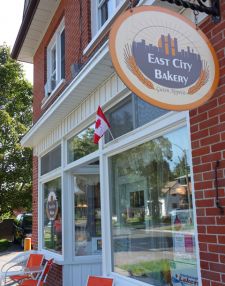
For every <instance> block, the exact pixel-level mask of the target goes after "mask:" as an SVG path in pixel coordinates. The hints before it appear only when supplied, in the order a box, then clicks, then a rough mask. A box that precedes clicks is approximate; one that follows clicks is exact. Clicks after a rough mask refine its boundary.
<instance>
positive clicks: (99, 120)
mask: <svg viewBox="0 0 225 286" xmlns="http://www.w3.org/2000/svg"><path fill="white" fill-rule="evenodd" d="M100 125H101V119H100V118H98V120H97V121H96V123H95V128H97V129H98V127H99V126H100Z"/></svg>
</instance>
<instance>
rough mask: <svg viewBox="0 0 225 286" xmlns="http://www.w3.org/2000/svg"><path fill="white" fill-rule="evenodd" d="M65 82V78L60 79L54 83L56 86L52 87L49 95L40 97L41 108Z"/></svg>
mask: <svg viewBox="0 0 225 286" xmlns="http://www.w3.org/2000/svg"><path fill="white" fill-rule="evenodd" d="M64 83H65V79H61V80H60V82H59V83H58V84H57V85H56V87H55V88H54V89H53V91H52V92H51V94H50V95H49V96H45V97H44V98H43V99H42V102H41V108H44V107H45V106H46V105H47V103H48V102H49V101H50V100H51V99H52V98H53V96H54V95H55V94H56V92H57V90H58V89H59V88H60V87H61V86H62V85H63V84H64Z"/></svg>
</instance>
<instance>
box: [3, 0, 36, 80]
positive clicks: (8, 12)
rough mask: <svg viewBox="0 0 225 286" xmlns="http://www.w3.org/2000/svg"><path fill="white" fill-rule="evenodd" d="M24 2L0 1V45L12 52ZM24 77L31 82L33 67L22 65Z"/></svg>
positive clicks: (18, 0) (14, 0)
mask: <svg viewBox="0 0 225 286" xmlns="http://www.w3.org/2000/svg"><path fill="white" fill-rule="evenodd" d="M23 4H24V0H0V45H2V44H3V43H6V44H7V46H9V47H10V49H11V50H12V48H13V45H14V42H15V40H16V36H17V33H18V31H19V28H20V24H21V22H22V14H23ZM23 66H24V71H25V76H26V78H27V79H28V80H29V81H30V82H31V83H32V82H33V65H31V64H23Z"/></svg>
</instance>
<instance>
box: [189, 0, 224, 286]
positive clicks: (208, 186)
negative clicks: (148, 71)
mask: <svg viewBox="0 0 225 286" xmlns="http://www.w3.org/2000/svg"><path fill="white" fill-rule="evenodd" d="M221 13H222V20H221V22H220V23H219V24H216V25H215V24H213V23H212V22H211V18H210V17H208V18H207V19H206V20H205V21H204V23H203V24H202V25H201V26H200V28H201V29H202V30H203V32H204V33H206V34H207V36H208V37H209V40H210V42H211V43H212V45H213V46H214V49H215V51H216V53H217V56H218V59H219V64H220V82H219V87H218V89H217V91H216V92H215V95H214V96H213V97H212V98H211V99H210V100H209V101H208V102H206V103H205V104H204V105H202V106H200V107H199V108H197V109H194V110H192V111H190V124H191V126H190V127H191V140H192V156H193V172H194V178H195V179H196V178H197V180H195V192H196V213H197V224H198V225H197V228H198V239H199V248H200V264H201V274H202V285H203V286H222V285H225V275H224V272H225V255H224V254H225V216H224V215H221V214H220V210H219V209H218V208H217V207H216V199H215V198H216V191H215V164H216V160H220V165H219V168H218V185H219V199H220V203H221V205H222V206H223V207H225V180H224V175H225V157H224V154H225V136H224V130H225V125H224V121H225V105H224V103H225V79H224V77H225V69H224V66H225V58H224V55H225V33H224V31H225V1H221ZM201 178H202V180H201Z"/></svg>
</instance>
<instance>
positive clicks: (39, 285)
mask: <svg viewBox="0 0 225 286" xmlns="http://www.w3.org/2000/svg"><path fill="white" fill-rule="evenodd" d="M53 261H54V259H50V260H49V261H47V262H46V263H45V266H44V268H43V271H42V273H41V275H40V276H39V278H38V279H27V280H23V281H22V283H21V284H20V285H21V286H43V285H44V284H45V282H46V279H47V277H48V273H49V271H50V269H51V267H52V264H53Z"/></svg>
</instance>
